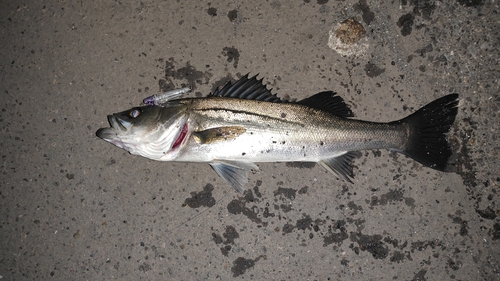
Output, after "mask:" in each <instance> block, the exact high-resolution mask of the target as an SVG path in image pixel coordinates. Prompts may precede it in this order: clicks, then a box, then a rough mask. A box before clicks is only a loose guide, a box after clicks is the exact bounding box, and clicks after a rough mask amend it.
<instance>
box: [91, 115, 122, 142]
mask: <svg viewBox="0 0 500 281" xmlns="http://www.w3.org/2000/svg"><path fill="white" fill-rule="evenodd" d="M108 122H109V125H110V126H111V127H109V128H100V129H99V130H97V132H96V133H95V134H96V136H97V137H99V138H101V139H103V140H105V141H107V142H110V143H112V144H114V145H116V146H118V147H120V148H123V149H128V147H127V146H126V145H125V143H124V142H123V141H122V140H121V139H120V137H119V132H120V131H122V132H126V131H127V128H126V127H125V126H124V125H123V124H122V122H121V121H120V118H118V117H116V116H115V115H108Z"/></svg>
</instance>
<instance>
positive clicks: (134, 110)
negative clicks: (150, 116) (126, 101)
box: [128, 108, 141, 118]
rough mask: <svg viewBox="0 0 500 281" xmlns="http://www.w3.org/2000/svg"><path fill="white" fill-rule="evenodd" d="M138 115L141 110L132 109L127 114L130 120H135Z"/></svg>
mask: <svg viewBox="0 0 500 281" xmlns="http://www.w3.org/2000/svg"><path fill="white" fill-rule="evenodd" d="M139 114H141V110H140V109H138V108H134V109H132V110H130V112H129V113H128V115H129V116H130V117H132V118H137V117H138V116H139Z"/></svg>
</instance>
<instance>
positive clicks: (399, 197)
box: [365, 189, 415, 209]
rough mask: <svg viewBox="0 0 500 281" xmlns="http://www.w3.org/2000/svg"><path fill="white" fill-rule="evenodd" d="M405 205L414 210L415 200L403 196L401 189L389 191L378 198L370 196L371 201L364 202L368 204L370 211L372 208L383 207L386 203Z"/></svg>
mask: <svg viewBox="0 0 500 281" xmlns="http://www.w3.org/2000/svg"><path fill="white" fill-rule="evenodd" d="M403 200H404V202H405V204H406V205H408V206H410V207H412V208H415V199H413V198H410V197H404V196H403V190H402V189H390V190H389V192H387V193H386V194H382V195H381V196H380V198H379V197H378V196H372V198H371V200H370V201H368V200H366V201H365V202H366V203H369V204H370V209H373V207H374V206H377V205H382V206H385V205H387V203H391V202H398V201H403Z"/></svg>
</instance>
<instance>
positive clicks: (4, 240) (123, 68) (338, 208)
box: [0, 0, 500, 280]
mask: <svg viewBox="0 0 500 281" xmlns="http://www.w3.org/2000/svg"><path fill="white" fill-rule="evenodd" d="M29 2H35V1H29ZM44 2H45V3H42V2H40V3H38V2H36V3H23V2H20V1H3V2H2V3H0V20H1V26H2V32H1V34H0V38H1V42H2V46H3V48H2V52H1V53H0V81H1V83H0V85H1V87H2V89H1V90H2V94H1V95H0V97H1V98H0V101H1V111H0V126H1V129H2V134H1V136H2V142H1V159H2V163H1V178H0V195H1V196H0V214H1V216H0V217H1V223H0V227H1V228H0V233H1V242H0V253H1V254H0V279H4V280H51V279H53V280H228V279H244V280H500V265H499V264H500V263H499V260H500V254H499V253H500V247H499V239H500V218H499V210H500V205H499V203H498V202H499V201H500V200H499V198H500V194H499V192H500V190H499V184H500V165H499V160H498V159H499V158H500V146H499V140H498V136H499V129H500V115H499V113H500V97H499V81H498V79H499V60H498V58H499V51H498V50H499V48H500V44H499V43H500V42H499V36H498V30H500V25H499V21H498V13H499V4H498V2H496V1H481V0H477V1H465V0H458V1H444V2H439V1H396V2H394V3H387V4H386V3H385V2H380V1H378V2H373V1H362V0H361V1H328V0H317V1H309V0H306V1H293V2H291V1H288V2H287V1H245V2H241V3H240V2H231V3H228V2H225V1H210V2H195V1H193V2H192V3H184V2H185V1H130V2H128V1H44ZM247 73H250V74H257V73H259V77H261V78H264V80H263V82H264V83H265V84H266V85H268V88H272V89H273V90H272V91H273V93H276V94H278V96H280V97H282V98H287V99H290V100H300V99H303V98H305V97H309V96H311V95H313V94H315V93H317V92H321V91H325V90H333V91H336V92H338V94H339V95H340V96H342V97H343V98H344V99H345V101H346V103H347V104H349V105H350V107H351V109H352V110H353V112H354V114H355V115H356V118H359V119H364V120H371V121H380V122H385V121H392V120H397V119H399V118H402V117H405V116H407V115H408V114H410V113H412V112H414V111H415V110H416V109H418V108H420V107H421V106H423V105H425V104H426V103H428V102H430V101H432V100H434V99H436V98H438V97H441V96H444V95H446V94H449V93H458V94H459V95H460V99H461V101H460V108H459V113H458V116H457V119H456V122H455V125H454V126H453V127H452V130H451V132H450V136H449V140H450V143H451V144H452V146H453V149H454V151H455V154H454V156H453V163H454V165H453V166H452V167H451V168H450V170H452V171H451V172H450V173H442V172H438V171H435V170H432V169H429V168H425V167H423V166H422V165H420V164H418V163H416V162H414V161H413V160H411V159H409V158H406V157H405V156H403V155H400V154H395V153H391V152H388V151H385V150H381V151H366V152H363V155H362V156H361V158H359V159H356V160H355V165H356V167H355V169H354V173H355V181H354V184H350V183H346V182H345V181H343V180H341V179H338V178H336V177H334V176H332V175H331V174H329V173H328V172H327V171H325V170H324V169H323V168H322V167H320V166H319V165H314V164H310V163H293V164H290V163H289V164H287V163H265V164H262V163H259V164H258V165H259V167H260V171H257V172H255V173H253V174H251V175H250V177H249V184H248V185H247V187H248V190H247V191H246V193H245V194H244V195H239V194H237V193H236V192H234V191H233V190H231V189H230V187H229V186H228V185H227V184H226V183H225V182H223V180H222V179H220V178H219V177H218V176H217V174H216V173H215V172H214V171H213V170H212V169H211V168H210V166H209V165H206V164H195V163H164V162H155V161H152V160H148V159H144V158H141V157H138V156H132V155H130V154H129V153H127V152H126V151H124V150H122V149H119V148H117V147H114V146H112V145H110V144H109V143H106V142H104V141H102V140H100V139H99V138H97V137H96V136H95V132H96V130H97V129H98V128H101V127H106V126H107V125H108V124H107V120H106V115H108V114H110V113H114V112H119V111H123V110H126V109H129V108H131V107H133V106H137V105H139V104H140V103H141V101H142V99H143V98H145V97H147V96H150V95H152V94H157V93H160V92H163V91H166V90H171V89H174V88H181V87H191V88H192V89H193V91H192V93H190V94H189V95H190V96H192V97H201V96H205V95H207V94H208V93H210V92H211V91H213V90H214V89H215V88H216V87H217V86H221V85H224V84H225V83H226V82H227V81H230V80H231V81H234V80H235V79H238V78H239V77H241V76H243V75H245V74H247Z"/></svg>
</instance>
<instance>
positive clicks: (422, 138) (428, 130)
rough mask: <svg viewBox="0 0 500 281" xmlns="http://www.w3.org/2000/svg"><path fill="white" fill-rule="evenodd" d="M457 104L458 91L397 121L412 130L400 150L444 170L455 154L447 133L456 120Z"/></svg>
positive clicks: (425, 163)
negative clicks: (402, 148)
mask: <svg viewBox="0 0 500 281" xmlns="http://www.w3.org/2000/svg"><path fill="white" fill-rule="evenodd" d="M457 106H458V94H450V95H447V96H444V97H442V98H439V99H437V100H435V101H433V102H431V103H429V104H427V105H426V106H424V107H422V108H420V109H419V110H418V111H416V112H415V113H413V114H411V115H410V116H408V117H406V118H404V119H401V120H399V121H396V122H394V123H400V124H401V123H402V124H405V125H406V127H407V128H408V131H409V140H408V142H407V143H406V145H405V147H404V150H403V151H401V152H402V153H403V154H406V155H407V156H409V157H411V158H413V159H414V160H415V161H417V162H420V163H421V164H423V165H425V166H427V167H430V168H433V169H436V170H439V171H445V169H446V167H447V166H448V160H449V158H450V156H451V155H452V150H451V147H450V145H449V143H448V141H447V139H446V134H447V133H448V132H449V130H450V128H451V126H452V125H453V122H454V121H455V117H456V115H457V113H458V108H457Z"/></svg>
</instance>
